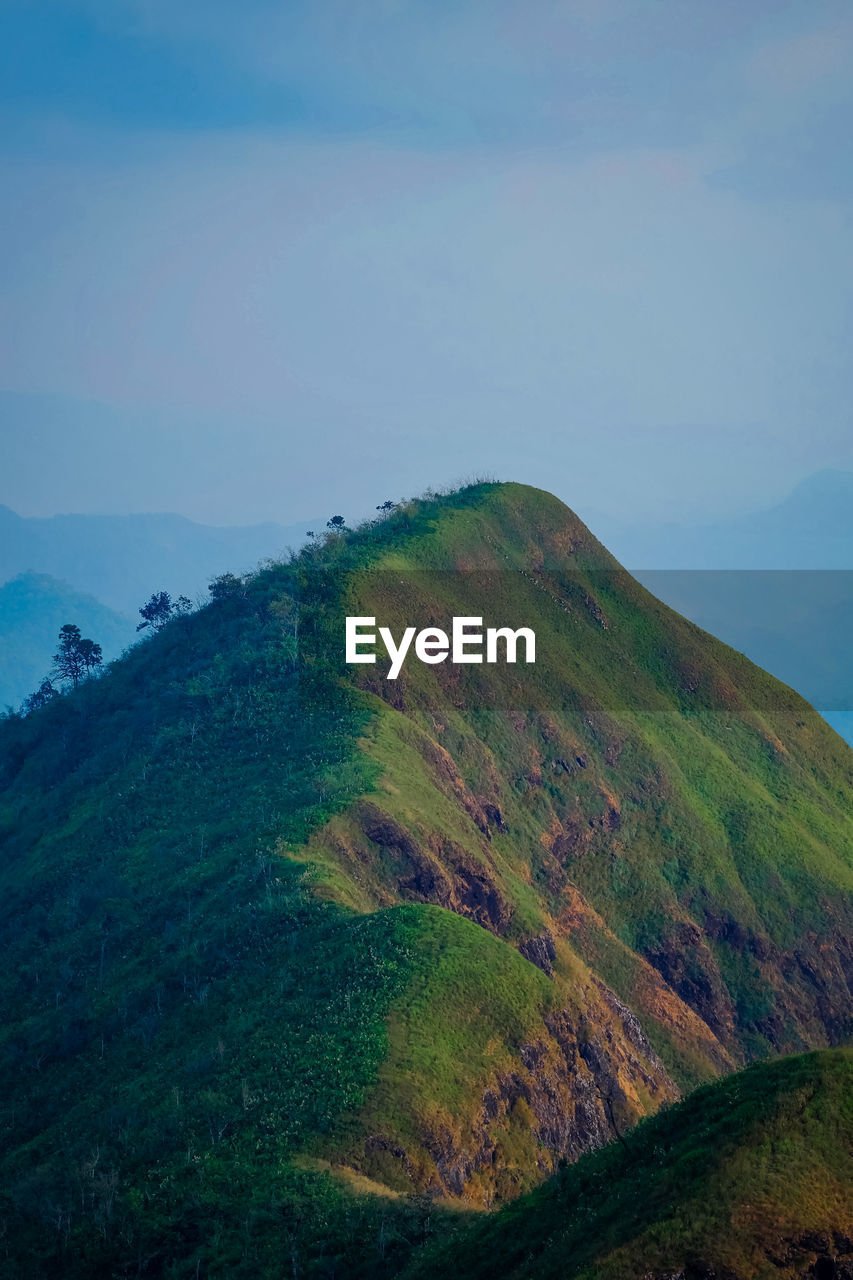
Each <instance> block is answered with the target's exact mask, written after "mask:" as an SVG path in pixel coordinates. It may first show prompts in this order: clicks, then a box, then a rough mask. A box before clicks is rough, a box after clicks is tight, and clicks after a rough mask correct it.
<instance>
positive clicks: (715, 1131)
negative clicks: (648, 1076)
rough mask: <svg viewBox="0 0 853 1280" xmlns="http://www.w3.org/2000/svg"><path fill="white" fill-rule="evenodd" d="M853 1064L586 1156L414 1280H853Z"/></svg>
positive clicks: (700, 1094)
mask: <svg viewBox="0 0 853 1280" xmlns="http://www.w3.org/2000/svg"><path fill="white" fill-rule="evenodd" d="M851 1152H853V1054H851V1051H850V1050H849V1049H835V1050H828V1051H824V1052H823V1053H818V1054H810V1055H807V1056H805V1057H800V1058H789V1059H785V1060H784V1061H781V1062H773V1063H771V1064H768V1065H764V1064H762V1065H760V1066H754V1067H750V1068H749V1070H748V1071H746V1072H743V1073H742V1074H740V1075H737V1076H734V1077H730V1078H729V1079H728V1080H726V1081H724V1082H723V1083H721V1084H715V1085H711V1086H710V1087H708V1088H705V1089H701V1090H698V1091H697V1092H696V1093H694V1094H693V1095H692V1096H691V1097H690V1098H689V1099H688V1100H687V1101H686V1102H683V1103H681V1105H680V1106H678V1107H675V1108H673V1109H672V1110H671V1111H668V1112H666V1113H664V1114H662V1115H660V1116H658V1117H656V1118H655V1119H654V1120H650V1121H648V1122H646V1124H644V1125H642V1126H641V1127H640V1128H639V1129H637V1130H635V1131H634V1132H633V1133H632V1134H629V1135H628V1137H627V1139H626V1141H625V1142H624V1144H623V1145H621V1146H620V1145H617V1144H613V1145H611V1146H610V1147H608V1148H607V1149H606V1150H604V1151H602V1152H600V1153H596V1154H595V1155H591V1156H587V1157H585V1158H584V1159H583V1160H582V1161H580V1162H579V1163H578V1164H577V1165H574V1166H573V1167H571V1168H568V1169H565V1170H563V1171H562V1172H561V1173H560V1174H559V1176H558V1177H556V1178H554V1179H552V1180H551V1181H550V1182H548V1183H547V1184H546V1185H545V1186H544V1187H542V1188H541V1189H539V1190H537V1191H534V1192H532V1193H530V1194H529V1195H528V1196H527V1197H525V1198H524V1199H523V1200H521V1201H517V1202H516V1203H515V1204H513V1205H511V1206H510V1207H509V1208H506V1209H504V1210H503V1211H502V1212H501V1213H499V1214H497V1215H496V1216H494V1217H486V1218H484V1217H483V1215H476V1216H474V1218H473V1220H472V1221H471V1223H470V1225H468V1224H467V1223H466V1225H465V1228H464V1229H463V1230H461V1231H457V1232H454V1233H453V1234H452V1237H451V1240H450V1241H449V1242H444V1241H443V1242H442V1243H441V1245H440V1246H439V1247H438V1248H436V1247H433V1248H431V1249H427V1250H426V1251H424V1252H423V1256H418V1257H417V1259H416V1261H415V1263H414V1264H413V1265H412V1266H411V1268H410V1269H407V1270H406V1272H405V1276H406V1278H407V1280H415V1278H416V1277H418V1278H420V1277H423V1278H424V1280H428V1278H429V1277H432V1276H435V1275H463V1276H466V1277H470V1280H477V1277H482V1280H492V1277H494V1276H501V1277H503V1278H504V1280H527V1278H529V1280H557V1278H559V1280H575V1278H576V1277H577V1280H581V1278H583V1280H616V1277H618V1278H619V1280H664V1277H666V1280H671V1278H672V1277H673V1276H679V1277H684V1280H712V1277H719V1278H720V1280H739V1278H740V1277H744V1278H745V1277H747V1276H767V1277H771V1276H772V1277H776V1280H814V1277H821V1276H826V1277H837V1280H849V1277H850V1276H853V1155H851Z"/></svg>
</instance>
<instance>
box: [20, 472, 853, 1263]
mask: <svg viewBox="0 0 853 1280" xmlns="http://www.w3.org/2000/svg"><path fill="white" fill-rule="evenodd" d="M226 587H227V589H226ZM454 612H455V613H482V614H483V615H484V616H487V617H488V618H489V621H490V622H493V623H495V624H499V625H509V624H512V625H521V623H522V622H524V623H526V624H527V625H532V626H534V627H535V629H536V633H537V643H538V660H537V664H536V666H535V667H522V666H516V667H513V668H510V667H502V668H500V669H498V668H494V669H490V671H489V672H488V673H487V675H488V679H486V678H484V672H483V670H482V669H480V670H478V669H476V668H470V669H467V670H465V671H463V672H461V673H460V669H459V668H450V667H449V666H446V667H442V668H434V667H433V668H426V667H422V666H420V664H411V665H409V666H407V667H406V670H405V672H404V674H403V675H402V676H401V678H400V680H399V681H397V682H395V684H394V686H393V687H391V686H390V685H389V683H388V682H386V681H384V680H383V679H382V671H381V667H380V666H378V665H377V667H375V668H360V669H357V670H356V674H357V676H358V679H354V678H353V676H352V672H351V671H348V670H347V669H346V668H345V667H344V666H343V664H342V661H341V659H342V645H341V636H342V617H343V615H344V614H345V613H373V614H376V615H378V616H381V617H382V619H383V620H387V622H388V624H389V625H391V626H392V628H393V629H394V630H395V631H399V629H400V628H401V625H402V624H403V622H406V621H409V622H411V621H418V622H419V623H420V622H421V620H423V623H422V624H423V625H425V624H426V623H427V622H428V621H431V620H434V619H447V618H448V617H449V616H450V615H451V614H452V613H454ZM0 739H2V740H0V750H2V758H0V787H2V790H0V838H2V843H3V862H2V870H0V880H2V889H3V896H4V906H5V912H6V920H5V926H6V928H5V948H4V965H3V969H2V974H0V985H2V997H0V998H2V1007H3V1009H4V1013H5V1020H4V1026H3V1028H2V1032H0V1036H2V1047H3V1068H2V1073H3V1074H2V1078H0V1085H2V1108H3V1149H4V1152H5V1154H4V1157H3V1165H2V1169H3V1178H2V1188H3V1205H2V1210H0V1219H2V1225H3V1232H4V1236H3V1239H4V1248H5V1250H6V1254H5V1256H6V1263H7V1270H8V1273H9V1274H10V1275H21V1274H27V1275H33V1276H41V1275H45V1276H48V1275H55V1274H63V1275H69V1276H72V1277H73V1276H104V1277H106V1276H115V1275H136V1274H142V1275H161V1276H170V1277H179V1276H193V1275H205V1276H232V1275H237V1276H238V1275H246V1276H256V1275H264V1274H269V1275H280V1274H282V1273H284V1274H288V1273H290V1274H293V1275H295V1276H302V1275H306V1276H307V1275H330V1276H331V1275H337V1276H345V1275H365V1276H370V1275H383V1274H388V1275H390V1274H394V1273H395V1271H396V1270H397V1269H399V1266H400V1265H402V1264H403V1262H404V1261H405V1260H406V1258H407V1257H408V1255H409V1254H410V1252H411V1250H412V1249H413V1248H415V1247H419V1246H420V1244H421V1243H422V1242H423V1241H424V1240H427V1239H428V1237H430V1236H431V1235H436V1234H438V1235H440V1236H441V1235H444V1234H446V1233H447V1232H448V1231H449V1230H450V1229H451V1228H452V1227H453V1226H454V1225H455V1224H457V1223H458V1222H459V1221H461V1220H460V1219H459V1217H458V1213H454V1212H452V1211H450V1210H448V1209H447V1208H446V1207H444V1206H445V1205H446V1203H447V1201H448V1200H449V1199H452V1198H454V1197H455V1198H457V1199H459V1200H461V1201H463V1202H466V1203H468V1204H470V1205H477V1206H480V1207H487V1206H489V1205H491V1204H492V1203H494V1202H500V1201H502V1200H506V1199H509V1198H512V1197H513V1196H515V1195H517V1194H519V1192H525V1191H528V1190H529V1189H531V1188H532V1187H533V1186H535V1184H536V1183H537V1182H539V1181H540V1180H541V1179H542V1178H543V1177H544V1176H545V1175H546V1174H547V1173H548V1172H549V1171H551V1170H553V1169H554V1168H556V1166H557V1163H558V1161H559V1159H560V1158H561V1157H567V1158H569V1159H575V1158H576V1157H577V1156H579V1155H580V1154H581V1153H582V1152H583V1151H585V1150H589V1149H592V1148H595V1147H598V1146H600V1145H602V1144H603V1143H604V1142H606V1141H607V1140H608V1139H611V1138H613V1139H615V1138H616V1137H619V1138H622V1137H623V1136H624V1134H625V1132H626V1131H627V1129H628V1128H629V1127H630V1126H631V1125H632V1124H634V1123H635V1122H636V1121H637V1120H638V1119H639V1118H640V1117H642V1116H644V1115H648V1114H650V1113H652V1112H654V1111H656V1110H658V1109H659V1108H660V1107H661V1106H666V1105H668V1104H669V1103H671V1102H672V1101H673V1100H674V1098H675V1097H676V1096H677V1094H678V1091H679V1089H681V1090H684V1089H687V1088H689V1087H692V1086H693V1085H695V1084H696V1083H698V1082H701V1081H704V1080H710V1079H712V1078H714V1077H715V1076H717V1075H719V1074H721V1073H725V1072H727V1071H730V1070H731V1069H732V1068H733V1067H734V1066H736V1065H737V1064H739V1063H742V1062H744V1061H745V1060H747V1059H748V1058H750V1057H755V1056H764V1055H767V1054H769V1053H775V1052H778V1051H780V1050H782V1051H791V1050H793V1049H801V1048H804V1047H809V1046H813V1045H822V1044H826V1043H828V1042H835V1041H838V1040H840V1039H842V1038H843V1037H844V1036H845V1035H846V1034H847V1033H848V1030H849V1026H850V1017H851V1011H853V1010H851V998H850V991H849V988H848V986H847V981H846V978H845V976H844V966H845V964H848V963H849V943H848V944H847V945H848V951H847V952H845V951H844V946H845V941H844V940H845V938H847V937H849V933H850V929H849V924H850V911H849V903H850V898H849V891H850V888H851V882H853V852H851V851H852V850H853V827H851V821H850V812H849V802H848V799H847V797H848V795H849V785H850V781H851V761H853V757H851V755H850V752H849V750H848V749H847V748H846V747H845V746H844V744H842V743H841V742H840V740H839V739H837V738H836V737H835V735H834V734H832V733H831V731H830V730H829V729H828V728H827V727H826V726H825V725H824V724H823V723H822V722H821V721H820V720H819V719H818V718H817V717H816V716H815V715H814V713H813V712H812V711H811V710H810V708H808V707H807V705H806V704H805V703H803V702H802V700H801V699H799V698H798V697H797V696H796V695H795V694H793V693H792V692H791V691H790V690H787V689H785V688H784V687H782V686H779V685H778V684H776V682H774V681H772V680H770V679H769V678H768V677H766V676H764V674H763V673H761V672H758V671H757V670H756V669H755V668H753V667H752V666H751V665H750V664H749V663H748V662H746V660H745V659H742V658H740V657H739V656H738V655H736V654H734V653H732V652H731V651H730V650H727V649H725V647H724V646H722V645H719V644H717V643H716V642H714V641H713V640H712V639H711V638H710V637H708V636H705V635H704V634H703V633H701V632H699V631H698V630H697V629H696V628H694V627H691V626H690V625H689V624H687V623H686V622H684V620H683V619H679V618H678V617H677V616H676V615H673V614H671V613H670V612H669V611H668V610H666V609H665V608H663V606H660V605H659V604H657V602H655V601H654V600H653V599H652V598H651V597H650V596H648V594H647V593H645V592H644V591H643V590H642V589H641V588H640V587H639V586H638V585H637V584H636V583H634V582H633V581H632V580H631V579H630V578H629V577H628V576H627V575H625V574H624V573H623V572H622V571H621V570H619V568H618V566H616V565H615V563H614V562H613V561H612V560H610V558H609V557H608V556H607V554H606V552H604V550H603V549H602V548H601V547H599V546H598V544H596V543H595V541H594V539H592V538H591V537H590V535H589V534H588V532H587V531H586V530H585V529H584V528H583V526H582V525H580V523H579V522H578V521H577V520H576V519H575V518H574V517H573V516H572V515H571V513H570V512H568V511H566V509H565V508H564V507H562V506H561V505H560V504H559V503H557V502H556V501H555V500H554V499H551V498H550V497H549V496H548V495H544V494H540V493H537V492H536V491H532V490H526V489H523V488H522V487H520V486H512V485H509V486H497V485H478V486H472V487H470V488H469V489H467V490H464V491H462V492H461V493H458V494H454V495H450V496H449V497H445V498H441V497H431V498H427V499H424V500H421V501H419V502H416V503H412V504H408V505H405V506H403V507H401V508H399V509H397V510H395V511H393V512H391V513H390V514H384V515H383V518H382V519H381V520H379V521H378V522H377V523H375V524H374V525H371V526H368V527H364V528H362V529H359V530H356V531H354V532H349V531H346V532H342V533H334V532H333V533H330V534H329V535H328V536H327V537H326V538H325V539H323V540H319V539H318V540H316V542H315V544H314V545H311V546H309V547H308V548H306V549H305V550H304V551H303V552H301V553H300V554H299V555H298V556H296V557H293V558H292V559H291V560H289V561H287V562H284V563H282V564H280V565H276V566H273V567H271V568H269V569H267V570H264V571H263V572H262V573H260V574H257V575H255V576H253V577H251V578H249V579H245V580H243V579H237V578H234V579H231V580H230V581H229V582H228V583H227V584H225V585H224V586H223V588H222V590H221V591H220V592H218V593H217V598H215V599H214V600H213V601H212V602H211V604H210V605H209V606H207V607H206V608H204V609H202V610H200V611H199V612H197V613H194V614H184V615H181V616H178V617H175V618H173V619H172V620H171V621H169V622H168V624H167V625H164V626H163V627H162V628H161V629H159V630H157V632H156V634H152V635H150V637H149V638H147V639H145V640H144V641H143V642H142V643H141V644H139V645H138V646H135V647H134V648H133V649H132V650H131V651H130V652H129V653H128V654H127V655H126V656H125V657H124V658H123V659H122V660H121V661H120V662H118V663H116V664H114V665H113V666H112V667H111V669H110V670H109V671H107V672H106V673H105V674H104V676H103V677H101V678H100V679H97V680H93V681H90V682H88V683H87V684H86V685H85V686H81V688H79V689H78V690H76V691H74V692H70V693H68V694H66V695H64V696H62V697H61V698H58V699H56V700H54V702H52V703H51V704H50V705H48V706H47V707H45V708H44V709H42V710H41V711H38V712H35V713H33V714H32V715H29V716H27V717H25V718H20V717H11V718H8V719H7V720H6V721H5V722H3V724H2V725H0ZM466 917H467V918H466ZM641 1132H645V1130H642V1131H641ZM288 1269H289V1270H288Z"/></svg>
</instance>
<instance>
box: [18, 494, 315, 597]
mask: <svg viewBox="0 0 853 1280" xmlns="http://www.w3.org/2000/svg"><path fill="white" fill-rule="evenodd" d="M309 527H310V525H309V524H308V522H305V523H300V524H292V525H280V524H257V525H246V526H243V527H234V528H216V527H214V526H211V525H202V524H196V523H194V521H192V520H187V519H185V518H184V517H183V516H176V515H132V516H84V515H62V516H50V517H47V518H40V517H23V516H19V515H16V513H15V512H14V511H12V510H10V509H9V507H4V506H0V582H5V581H8V579H10V578H14V577H16V576H17V575H18V574H20V573H40V574H49V575H50V576H51V577H52V578H58V579H59V580H60V581H62V582H65V583H67V584H68V585H69V586H70V587H73V588H74V589H75V590H77V591H82V592H84V593H85V594H87V595H91V596H95V597H96V598H97V599H98V600H100V601H101V602H102V603H103V604H105V605H108V606H109V608H110V609H113V610H115V611H116V612H118V613H124V614H127V615H128V616H129V617H135V616H136V611H137V609H138V608H139V606H140V604H142V603H144V601H145V600H147V599H148V597H149V596H150V595H151V593H152V591H168V592H169V593H170V594H171V595H173V596H177V595H181V594H183V595H187V596H190V597H193V596H195V595H197V594H198V593H200V592H202V593H205V592H206V587H207V583H208V581H209V580H210V578H211V577H212V576H213V575H214V574H217V573H223V572H225V570H228V569H230V570H232V571H234V572H239V571H240V570H247V569H253V568H255V567H256V565H257V562H258V561H259V560H261V559H264V558H266V557H268V556H279V555H281V554H282V553H283V552H284V551H285V550H286V549H287V548H288V547H290V546H300V545H301V544H302V543H303V542H304V541H305V530H306V529H307V528H309Z"/></svg>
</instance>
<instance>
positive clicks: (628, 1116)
mask: <svg viewBox="0 0 853 1280" xmlns="http://www.w3.org/2000/svg"><path fill="white" fill-rule="evenodd" d="M587 994H588V998H589V1007H590V1011H589V1016H587V1015H581V1016H580V1017H578V1014H577V1012H576V1010H563V1011H561V1012H559V1013H555V1014H553V1015H550V1016H548V1017H546V1019H545V1021H544V1024H543V1027H542V1034H541V1035H540V1036H539V1037H537V1038H536V1039H535V1040H531V1041H529V1042H527V1043H524V1044H522V1045H520V1046H519V1048H518V1061H517V1066H516V1067H515V1068H513V1069H509V1070H505V1071H502V1072H500V1073H499V1074H498V1075H497V1076H496V1077H495V1078H494V1080H493V1081H492V1083H491V1084H490V1085H489V1086H488V1087H487V1089H486V1090H485V1092H484V1093H483V1096H482V1101H481V1104H480V1108H479V1112H478V1114H476V1115H474V1116H472V1117H471V1118H470V1119H469V1120H468V1121H463V1122H462V1123H461V1124H460V1123H459V1117H450V1116H442V1117H440V1118H436V1120H435V1121H434V1122H431V1123H426V1124H425V1125H424V1126H423V1131H422V1133H421V1135H420V1147H421V1151H422V1152H424V1151H425V1152H426V1153H427V1157H428V1159H427V1161H426V1162H424V1160H423V1156H422V1155H421V1156H420V1158H418V1157H413V1156H412V1154H411V1153H409V1152H407V1151H406V1150H405V1149H404V1147H403V1146H401V1144H400V1143H399V1142H398V1141H395V1140H394V1139H393V1138H391V1137H389V1136H387V1135H384V1134H371V1135H370V1136H369V1137H368V1138H367V1140H366V1141H365V1144H364V1172H366V1173H368V1174H381V1173H383V1172H384V1173H385V1174H386V1175H387V1171H388V1164H387V1161H388V1158H389V1156H390V1157H391V1158H392V1159H393V1161H394V1162H395V1164H396V1166H397V1170H398V1172H399V1173H402V1174H404V1175H405V1177H406V1179H407V1180H409V1181H410V1182H411V1183H412V1184H413V1185H414V1186H416V1187H418V1188H419V1189H424V1190H427V1191H429V1192H431V1193H433V1194H442V1195H453V1196H463V1197H466V1198H468V1199H470V1200H474V1201H475V1202H477V1201H478V1202H485V1203H490V1202H491V1199H492V1197H493V1196H495V1195H499V1196H502V1195H506V1194H508V1193H511V1191H512V1175H511V1174H508V1172H507V1166H508V1164H509V1163H510V1162H509V1160H508V1155H507V1153H508V1150H509V1149H511V1148H512V1145H513V1140H514V1139H513V1135H514V1133H517V1132H518V1131H521V1130H523V1131H524V1133H525V1135H526V1136H527V1140H528V1141H529V1139H530V1138H531V1137H532V1140H533V1146H532V1153H533V1154H532V1159H533V1161H534V1163H535V1167H536V1169H537V1170H538V1173H539V1175H540V1176H541V1175H547V1174H548V1173H550V1172H551V1171H552V1170H553V1169H554V1168H555V1167H556V1164H557V1162H558V1161H559V1160H561V1159H565V1160H569V1161H573V1160H576V1159H578V1157H579V1156H581V1155H583V1154H584V1153H585V1152H587V1151H592V1150H595V1149H596V1148H598V1147H601V1146H603V1145H604V1144H605V1143H607V1142H611V1141H613V1140H614V1139H615V1138H618V1137H619V1136H620V1135H621V1133H622V1131H623V1129H627V1128H628V1127H630V1125H631V1124H633V1123H634V1122H635V1121H636V1120H637V1119H638V1118H639V1114H640V1108H639V1104H638V1099H639V1098H640V1097H644V1098H652V1099H653V1100H654V1102H655V1103H656V1104H658V1105H661V1104H665V1103H667V1102H672V1101H675V1100H676V1099H677V1098H678V1089H677V1087H676V1085H675V1084H674V1083H673V1081H672V1080H671V1079H670V1077H669V1075H668V1073H667V1071H666V1069H665V1068H664V1066H663V1064H662V1063H661V1062H660V1060H659V1059H658V1058H657V1056H656V1054H655V1053H654V1050H653V1049H652V1048H651V1046H650V1044H649V1042H648V1040H647V1039H646V1037H645V1035H644V1033H643V1031H642V1028H641V1027H640V1024H639V1022H638V1021H637V1019H636V1018H635V1017H634V1015H633V1014H632V1013H631V1012H630V1010H628V1009H626V1008H625V1006H624V1005H622V1004H621V1003H620V1002H619V1001H618V1000H617V999H616V998H615V997H614V996H613V994H612V993H611V992H609V991H608V990H607V988H606V987H604V985H603V984H601V983H598V982H597V981H594V985H593V986H592V988H591V989H590V991H589V992H588V993H587ZM602 1028H604V1029H603V1031H602ZM377 1157H379V1158H377ZM527 1181H528V1182H529V1179H527Z"/></svg>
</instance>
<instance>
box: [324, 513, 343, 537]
mask: <svg viewBox="0 0 853 1280" xmlns="http://www.w3.org/2000/svg"><path fill="white" fill-rule="evenodd" d="M346 527H347V522H346V520H345V519H344V518H343V516H332V518H331V520H327V521H326V528H327V529H331V530H332V531H333V532H334V533H343V531H344V529H346Z"/></svg>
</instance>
